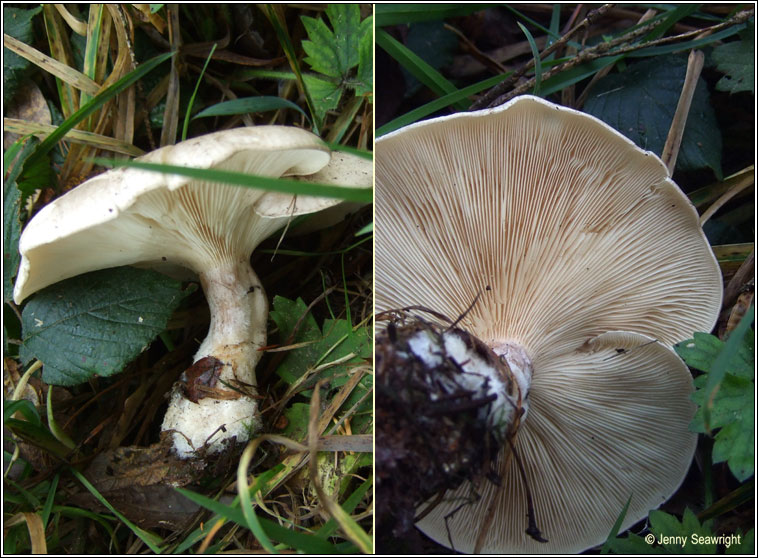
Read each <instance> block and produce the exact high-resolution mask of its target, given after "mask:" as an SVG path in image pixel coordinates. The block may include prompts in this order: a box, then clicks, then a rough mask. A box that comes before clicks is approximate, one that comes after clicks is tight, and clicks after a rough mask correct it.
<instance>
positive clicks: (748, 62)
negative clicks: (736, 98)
mask: <svg viewBox="0 0 758 558" xmlns="http://www.w3.org/2000/svg"><path fill="white" fill-rule="evenodd" d="M711 59H712V60H713V62H714V64H715V65H716V68H717V69H718V70H719V71H720V72H721V73H723V74H725V75H724V77H722V78H721V79H720V80H719V81H718V83H716V89H718V90H719V91H728V92H730V93H737V92H739V91H750V92H751V93H754V92H755V84H754V82H753V80H754V76H755V25H754V24H753V25H750V26H748V28H747V29H746V30H745V31H743V32H741V33H740V40H739V41H732V42H729V43H725V44H722V45H719V46H717V47H715V48H714V49H713V52H712V53H711Z"/></svg>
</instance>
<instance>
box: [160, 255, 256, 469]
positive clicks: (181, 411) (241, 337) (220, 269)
mask: <svg viewBox="0 0 758 558" xmlns="http://www.w3.org/2000/svg"><path fill="white" fill-rule="evenodd" d="M199 275H200V282H201V284H202V286H203V290H204V292H205V297H206V299H207V301H208V306H209V307H210V312H211V324H210V328H209V331H208V335H207V336H206V338H205V340H204V341H203V342H202V344H201V345H200V348H199V349H198V351H197V353H196V354H195V363H194V364H193V365H192V367H190V368H188V369H187V370H186V371H185V372H184V373H183V374H182V381H181V382H177V384H176V385H175V386H174V389H173V391H172V394H171V401H170V403H169V408H168V410H167V411H166V416H165V418H164V420H163V426H162V430H163V431H173V443H174V449H175V451H176V453H177V455H178V456H179V457H181V458H183V459H186V458H190V457H193V456H195V452H196V450H199V449H200V448H202V447H203V446H206V451H208V452H210V453H216V452H219V451H221V450H222V449H224V446H225V445H226V442H227V441H229V440H231V439H232V438H236V439H237V441H238V442H244V441H246V440H247V439H248V438H249V437H250V434H251V433H252V432H253V431H255V430H257V428H258V427H259V425H260V419H259V417H258V403H257V401H256V396H257V388H256V385H257V383H256V378H255V365H256V364H257V363H258V360H259V359H260V351H259V349H260V348H261V347H263V346H264V345H265V344H266V318H267V315H268V301H267V299H266V295H265V293H264V291H263V287H262V285H261V283H260V281H259V280H258V277H257V276H256V274H255V272H254V271H253V270H252V268H251V267H250V264H249V263H248V260H247V259H246V258H245V259H241V260H239V261H236V262H232V263H229V262H224V263H221V264H219V265H218V266H216V267H214V268H211V269H206V270H205V271H203V272H201V273H200V274H199Z"/></svg>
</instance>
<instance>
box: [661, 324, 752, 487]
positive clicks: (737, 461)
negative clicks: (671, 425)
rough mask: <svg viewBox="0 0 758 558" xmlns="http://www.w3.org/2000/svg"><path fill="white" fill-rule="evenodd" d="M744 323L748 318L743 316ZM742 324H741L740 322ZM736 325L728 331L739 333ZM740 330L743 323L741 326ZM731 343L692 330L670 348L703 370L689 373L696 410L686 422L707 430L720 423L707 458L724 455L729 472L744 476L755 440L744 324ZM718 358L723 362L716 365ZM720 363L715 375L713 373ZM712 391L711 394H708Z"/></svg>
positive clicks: (749, 333)
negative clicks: (690, 336) (731, 345)
mask: <svg viewBox="0 0 758 558" xmlns="http://www.w3.org/2000/svg"><path fill="white" fill-rule="evenodd" d="M747 323H749V322H747ZM740 325H742V324H740ZM743 327H745V326H743ZM738 330H739V326H738V328H737V329H735V330H734V331H733V332H732V335H735V334H736V335H740V333H741V331H738ZM742 331H744V329H743V330H742ZM742 337H743V338H742V340H741V342H740V344H739V345H736V346H735V347H734V348H733V349H730V348H728V347H727V344H728V343H729V342H732V343H736V342H738V341H740V340H739V339H737V338H735V341H732V340H731V338H730V340H729V341H727V343H724V342H723V341H721V340H720V339H718V338H717V337H715V336H713V335H706V334H704V333H695V335H694V337H693V339H688V340H686V341H683V342H681V343H679V344H678V345H676V346H675V350H676V351H677V353H678V354H679V356H681V357H682V358H683V359H684V361H685V362H686V363H687V364H688V365H689V366H691V367H693V368H697V369H699V370H703V371H704V372H707V373H706V374H703V375H701V376H698V377H697V378H696V379H695V387H696V391H695V393H693V394H692V400H693V401H694V402H695V403H697V405H698V410H697V412H696V413H695V417H694V418H693V420H692V422H691V423H690V429H691V430H692V431H694V432H702V433H706V432H710V431H711V430H713V429H716V428H720V430H719V431H718V433H717V434H716V435H715V437H714V445H713V462H714V463H721V462H724V461H726V462H727V463H728V465H729V469H730V470H731V471H732V474H734V476H735V477H736V478H737V479H739V480H740V481H744V480H745V479H747V478H748V477H750V476H751V475H752V474H753V471H754V466H753V461H754V455H755V446H754V443H753V440H754V438H753V430H754V427H755V424H754V414H753V413H754V405H755V396H754V392H755V387H754V374H755V371H754V368H753V358H754V352H755V351H754V337H753V331H752V330H750V329H748V330H747V333H746V334H745V335H743V336H742ZM719 362H723V368H721V367H720V366H718V363H719ZM718 369H721V379H716V380H715V381H716V384H715V385H712V384H713V381H714V378H712V377H711V376H715V375H716V374H717V370H718ZM711 394H713V395H711Z"/></svg>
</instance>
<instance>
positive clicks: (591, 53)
mask: <svg viewBox="0 0 758 558" xmlns="http://www.w3.org/2000/svg"><path fill="white" fill-rule="evenodd" d="M598 9H599V8H598ZM754 13H755V10H754V9H751V10H744V11H742V12H739V13H737V14H735V15H734V16H733V17H731V18H729V19H728V20H726V21H724V22H722V23H719V24H716V25H713V26H711V27H708V28H705V29H697V30H695V31H690V32H687V33H682V34H681V35H673V36H671V37H662V38H660V39H656V40H653V41H648V42H645V43H639V44H634V45H628V46H626V47H621V48H618V49H616V50H613V49H614V48H615V47H618V46H620V45H623V44H624V43H627V42H629V41H631V40H634V39H636V38H638V37H639V36H642V35H645V34H647V33H649V32H650V31H651V30H652V29H654V28H655V27H656V26H657V25H658V22H655V23H651V24H649V25H643V26H642V27H639V28H637V29H635V30H633V31H631V32H629V33H627V34H625V35H622V36H620V37H617V38H616V39H613V40H611V41H607V42H603V43H600V44H598V45H596V46H594V47H591V48H588V49H586V50H583V51H582V52H580V53H579V54H578V55H577V56H576V57H574V58H572V59H571V60H568V61H566V62H564V63H563V64H559V65H558V66H554V67H553V68H551V69H550V70H548V71H547V72H543V73H542V81H543V82H544V81H545V80H547V79H549V78H551V77H553V76H555V75H557V74H559V73H561V72H564V71H566V70H569V69H571V68H573V67H575V66H578V65H580V64H583V63H585V62H591V61H592V60H596V59H598V58H603V57H606V56H618V55H621V54H628V53H630V52H634V51H637V50H640V49H643V48H649V47H654V46H658V45H662V44H665V43H671V42H677V41H682V40H686V39H689V38H691V37H695V36H697V35H700V34H701V33H704V32H710V33H716V32H718V31H721V30H722V29H726V28H727V27H732V26H734V25H739V24H741V23H744V22H746V21H747V20H748V19H749V18H750V17H752V16H753V15H754ZM590 15H591V14H588V16H587V18H589V17H590ZM582 23H584V22H582ZM580 25H581V24H580ZM577 27H579V26H577ZM575 29H576V28H575ZM572 31H573V30H572ZM561 40H563V37H562V38H561ZM557 44H558V43H557V42H556V43H553V45H551V47H550V48H552V47H553V46H555V45H557ZM550 48H548V49H546V50H545V51H544V53H543V54H542V55H540V58H542V57H543V56H545V55H547V54H549V52H548V51H550ZM550 52H552V51H550ZM533 63H534V62H533V61H531V64H533ZM530 67H531V66H530V65H529V63H527V64H525V65H524V67H522V68H520V69H519V70H516V72H514V74H512V75H511V77H513V75H515V74H517V73H518V74H519V77H520V76H521V75H523V73H524V72H526V71H527V70H528V69H529V68H530ZM514 82H515V80H511V79H510V78H509V79H506V80H505V81H503V82H501V83H500V85H498V86H495V87H493V88H492V89H491V90H490V91H489V92H488V93H487V94H486V95H485V96H484V97H482V98H481V99H479V100H478V101H476V102H475V103H473V104H472V105H471V110H476V109H478V108H485V107H495V106H498V105H502V104H503V103H506V102H507V101H509V100H511V99H512V98H514V97H517V96H518V95H522V94H524V93H525V92H526V91H528V90H529V89H532V88H533V87H534V84H535V83H536V78H531V79H530V80H528V81H526V82H524V83H523V84H521V85H519V86H518V87H516V88H514V89H512V90H511V91H509V92H508V93H505V94H502V95H500V96H499V97H497V98H496V99H495V100H494V101H491V102H486V100H485V99H490V98H492V96H493V95H492V92H493V91H495V90H496V89H497V91H498V93H499V92H501V91H505V90H507V89H508V87H510V86H511V85H513V83H514ZM505 84H507V86H506V87H501V86H502V85H505Z"/></svg>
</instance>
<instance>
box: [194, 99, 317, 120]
mask: <svg viewBox="0 0 758 558" xmlns="http://www.w3.org/2000/svg"><path fill="white" fill-rule="evenodd" d="M280 109H294V110H296V111H298V112H299V113H300V114H302V115H303V116H305V118H307V119H308V122H310V121H311V119H310V117H309V116H308V115H307V114H306V113H305V111H304V110H303V109H301V108H300V107H299V106H297V105H296V104H295V103H293V102H292V101H288V100H287V99H282V98H281V97H273V96H262V97H243V98H241V99H232V100H231V101H224V102H223V103H217V104H215V105H213V106H210V107H208V108H207V109H204V110H201V111H200V112H198V113H197V114H196V115H195V116H193V117H192V118H193V120H194V119H195V118H208V117H209V116H230V115H233V114H248V113H254V112H267V111H270V110H280Z"/></svg>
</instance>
